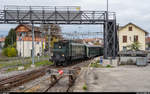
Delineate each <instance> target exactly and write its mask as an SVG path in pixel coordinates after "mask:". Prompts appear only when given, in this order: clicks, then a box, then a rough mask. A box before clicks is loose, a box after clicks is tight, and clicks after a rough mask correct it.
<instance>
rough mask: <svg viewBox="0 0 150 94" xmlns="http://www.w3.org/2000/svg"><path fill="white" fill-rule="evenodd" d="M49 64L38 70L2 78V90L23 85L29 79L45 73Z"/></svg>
mask: <svg viewBox="0 0 150 94" xmlns="http://www.w3.org/2000/svg"><path fill="white" fill-rule="evenodd" d="M48 67H49V66H46V67H42V68H40V69H38V70H32V71H29V72H25V73H22V74H18V75H15V76H11V77H7V78H4V79H1V80H0V91H8V90H9V89H11V88H13V87H16V86H19V85H22V84H24V83H26V82H28V81H31V80H34V79H36V78H38V77H40V76H43V75H45V73H46V69H47V68H48Z"/></svg>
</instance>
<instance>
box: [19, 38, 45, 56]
mask: <svg viewBox="0 0 150 94" xmlns="http://www.w3.org/2000/svg"><path fill="white" fill-rule="evenodd" d="M44 44H45V43H44V42H43V44H42V42H41V41H40V42H38V41H35V42H34V51H35V52H34V55H35V56H37V54H38V53H39V54H40V56H41V55H42V45H44ZM16 48H17V50H18V56H21V57H23V56H24V57H31V56H32V41H17V47H16ZM43 48H44V49H45V47H43Z"/></svg>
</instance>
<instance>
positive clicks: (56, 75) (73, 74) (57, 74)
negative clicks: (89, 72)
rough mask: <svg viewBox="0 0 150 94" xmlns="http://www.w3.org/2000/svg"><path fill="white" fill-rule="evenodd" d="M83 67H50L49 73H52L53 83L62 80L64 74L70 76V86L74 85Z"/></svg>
mask: <svg viewBox="0 0 150 94" xmlns="http://www.w3.org/2000/svg"><path fill="white" fill-rule="evenodd" d="M80 70H81V68H79V67H76V68H72V69H49V70H47V72H48V74H50V75H51V83H52V84H55V83H57V82H58V80H60V79H61V78H62V77H63V76H68V77H69V87H71V86H72V85H73V83H74V82H75V79H76V78H77V75H78V74H79V72H80Z"/></svg>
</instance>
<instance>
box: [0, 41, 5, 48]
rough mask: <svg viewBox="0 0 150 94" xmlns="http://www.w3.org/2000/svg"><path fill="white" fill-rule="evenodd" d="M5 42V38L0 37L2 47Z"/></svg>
mask: <svg viewBox="0 0 150 94" xmlns="http://www.w3.org/2000/svg"><path fill="white" fill-rule="evenodd" d="M4 44H5V38H0V49H2V48H3V47H4Z"/></svg>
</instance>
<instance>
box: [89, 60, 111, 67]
mask: <svg viewBox="0 0 150 94" xmlns="http://www.w3.org/2000/svg"><path fill="white" fill-rule="evenodd" d="M90 67H94V68H113V67H112V66H111V65H107V66H106V67H105V66H102V65H101V64H99V60H97V61H96V62H95V63H92V64H91V66H90Z"/></svg>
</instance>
